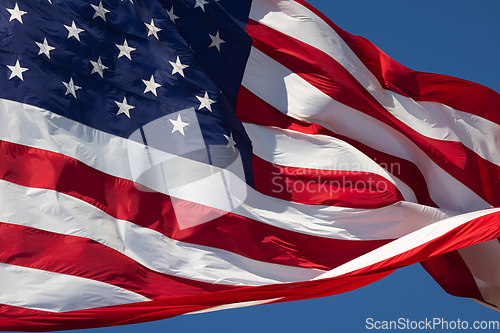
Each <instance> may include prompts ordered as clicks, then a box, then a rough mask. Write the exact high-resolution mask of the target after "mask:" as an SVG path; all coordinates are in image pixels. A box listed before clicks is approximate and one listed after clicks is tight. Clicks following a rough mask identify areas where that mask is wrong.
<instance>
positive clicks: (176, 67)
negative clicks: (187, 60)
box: [169, 56, 189, 77]
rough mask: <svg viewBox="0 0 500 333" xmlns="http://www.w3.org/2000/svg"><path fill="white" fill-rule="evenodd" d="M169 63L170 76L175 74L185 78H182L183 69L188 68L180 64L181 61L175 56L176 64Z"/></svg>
mask: <svg viewBox="0 0 500 333" xmlns="http://www.w3.org/2000/svg"><path fill="white" fill-rule="evenodd" d="M169 63H170V65H172V67H173V69H172V75H174V74H175V73H179V74H180V75H182V77H185V76H184V68H188V67H189V66H188V65H183V64H181V59H179V56H177V61H176V62H173V61H169Z"/></svg>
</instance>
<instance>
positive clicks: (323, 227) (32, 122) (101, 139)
mask: <svg viewBox="0 0 500 333" xmlns="http://www.w3.org/2000/svg"><path fill="white" fill-rule="evenodd" d="M0 139H1V140H6V141H10V142H14V143H18V144H22V145H26V146H31V147H34V148H41V149H46V150H49V151H53V152H57V153H63V154H65V155H67V156H69V157H71V158H75V159H78V160H80V161H82V162H83V163H86V164H88V165H91V166H93V167H94V168H96V169H97V170H100V171H102V172H105V173H107V174H111V175H115V176H117V177H121V178H124V179H128V180H132V175H131V172H130V168H129V160H128V153H127V144H137V143H135V142H131V141H128V140H126V139H123V138H120V137H115V136H113V135H110V134H107V133H104V132H101V131H98V130H95V129H92V128H89V127H87V126H85V125H82V124H80V123H77V122H75V121H72V120H69V119H67V118H64V117H62V116H59V115H57V114H54V113H51V112H49V111H45V110H42V109H40V108H37V107H33V106H29V105H25V104H21V103H17V102H13V101H7V100H0ZM137 145H139V144H137ZM186 167H187V168H189V169H196V170H198V168H199V167H200V165H199V164H198V163H197V162H194V161H191V165H188V164H186ZM210 172H212V170H211V171H210ZM247 191H248V195H247V198H246V200H245V203H243V204H242V205H241V206H239V207H237V208H236V209H235V210H234V211H233V212H234V213H235V214H239V215H241V216H245V217H248V218H251V219H254V220H257V221H260V222H263V223H266V224H269V225H273V226H276V227H279V228H283V229H286V230H291V231H296V232H301V233H305V234H310V235H316V236H322V237H329V238H335V239H352V240H357V239H359V240H369V239H394V238H397V237H400V236H401V235H405V234H406V233H408V232H411V231H413V230H416V229H418V228H420V227H421V226H423V225H427V224H428V223H432V222H435V221H439V220H440V219H443V218H446V217H448V215H447V213H445V212H442V211H440V210H438V209H433V208H429V207H426V208H422V207H420V206H418V205H411V204H409V203H398V204H396V205H393V206H389V207H384V208H380V209H376V210H365V209H352V208H343V207H325V206H316V205H301V204H297V203H290V202H286V201H282V200H279V199H275V198H271V197H267V196H264V195H262V194H260V193H258V192H256V191H254V190H253V189H252V188H250V187H248V188H247ZM190 199H192V198H187V199H186V200H190ZM193 202H196V203H199V204H205V202H203V201H202V200H201V199H200V200H199V201H194V200H193ZM370 226H373V227H370Z"/></svg>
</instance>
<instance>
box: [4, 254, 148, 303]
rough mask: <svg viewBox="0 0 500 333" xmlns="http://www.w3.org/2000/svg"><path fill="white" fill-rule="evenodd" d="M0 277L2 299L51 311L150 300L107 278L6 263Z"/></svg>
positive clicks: (6, 301)
mask: <svg viewBox="0 0 500 333" xmlns="http://www.w3.org/2000/svg"><path fill="white" fill-rule="evenodd" d="M0 281H2V283H0V303H3V304H7V305H11V306H17V307H22V308H27V309H34V310H42V311H48V312H67V311H77V310H85V309H91V308H98V307H103V306H112V305H121V304H128V303H137V302H146V301H150V299H149V298H147V297H144V296H142V295H139V294H136V293H134V292H132V291H129V290H125V289H123V288H120V287H116V286H113V285H110V284H107V283H104V282H100V281H95V280H91V279H86V278H81V277H78V276H72V275H66V274H59V273H54V272H48V271H44V270H39V269H34V268H28V267H20V266H13V265H8V264H4V263H0Z"/></svg>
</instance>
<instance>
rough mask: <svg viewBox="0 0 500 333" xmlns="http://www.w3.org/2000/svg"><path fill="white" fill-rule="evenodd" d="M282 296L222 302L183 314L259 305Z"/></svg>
mask: <svg viewBox="0 0 500 333" xmlns="http://www.w3.org/2000/svg"><path fill="white" fill-rule="evenodd" d="M282 298H283V297H278V298H271V299H264V300H260V301H247V302H238V303H231V304H223V305H217V306H214V307H211V308H207V309H204V310H198V311H193V312H188V313H184V314H185V315H190V314H200V313H208V312H214V311H220V310H229V309H239V308H245V307H247V306H254V305H261V304H267V303H271V302H275V301H277V300H280V299H282Z"/></svg>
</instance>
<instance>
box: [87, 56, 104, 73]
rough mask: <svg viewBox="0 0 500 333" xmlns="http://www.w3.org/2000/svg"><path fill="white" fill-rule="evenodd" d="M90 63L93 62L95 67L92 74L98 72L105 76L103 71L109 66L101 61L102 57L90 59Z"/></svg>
mask: <svg viewBox="0 0 500 333" xmlns="http://www.w3.org/2000/svg"><path fill="white" fill-rule="evenodd" d="M90 63H91V64H92V67H94V68H92V72H91V73H90V74H94V73H98V74H99V75H100V76H101V77H104V76H103V75H104V73H103V72H104V71H105V70H106V69H108V67H106V66H104V65H103V63H102V61H101V57H99V58H98V59H97V61H92V60H90Z"/></svg>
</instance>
